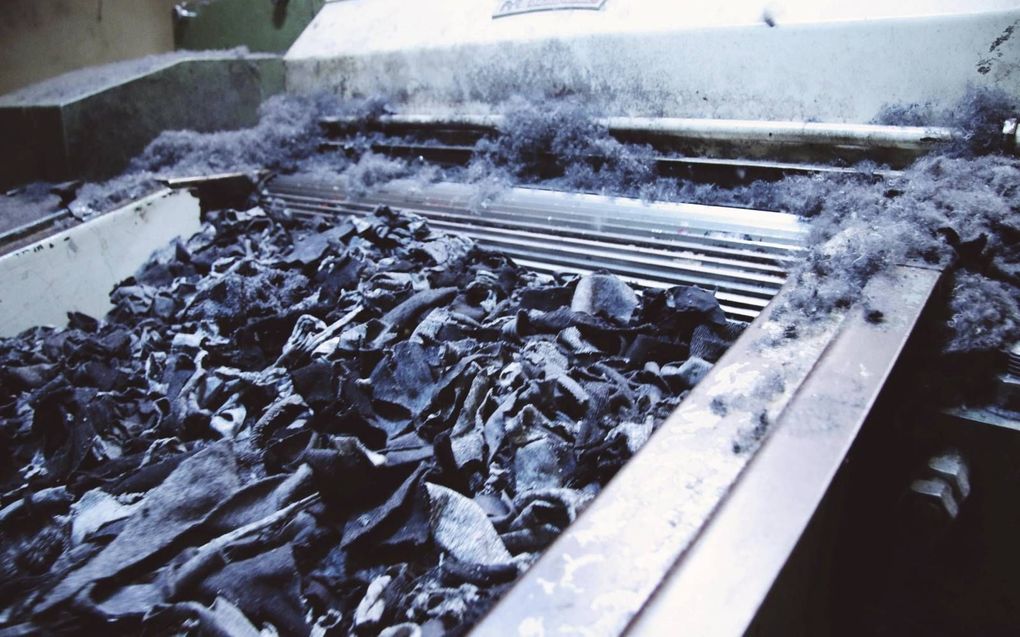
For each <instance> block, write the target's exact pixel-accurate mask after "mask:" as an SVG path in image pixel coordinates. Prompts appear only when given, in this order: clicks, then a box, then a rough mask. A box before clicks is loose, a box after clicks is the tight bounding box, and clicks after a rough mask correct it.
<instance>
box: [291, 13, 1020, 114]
mask: <svg viewBox="0 0 1020 637" xmlns="http://www.w3.org/2000/svg"><path fill="white" fill-rule="evenodd" d="M494 6H495V4H494V2H487V1H485V0H422V1H420V2H406V0H345V1H344V2H335V3H330V4H328V5H326V7H324V8H323V10H322V11H321V12H320V13H319V15H318V16H317V17H316V19H315V20H314V21H313V23H312V24H311V25H310V26H309V27H308V28H307V29H306V30H305V32H304V33H303V34H302V35H301V37H300V38H299V39H298V41H297V42H295V44H294V46H293V47H292V48H291V50H290V51H289V52H288V53H287V56H286V63H287V83H288V89H289V90H291V91H297V92H304V91H317V90H323V89H325V90H331V91H334V92H336V93H338V94H340V95H343V96H356V95H374V94H381V95H386V96H389V97H391V98H392V99H393V101H394V102H396V103H398V104H401V105H402V106H403V107H404V110H405V111H414V112H448V111H451V110H459V111H465V112H484V107H485V106H487V105H488V106H491V105H493V104H498V103H499V102H501V101H503V100H506V99H507V98H509V97H511V96H513V95H516V94H524V95H562V94H573V95H578V96H580V97H582V98H583V99H585V100H586V101H589V102H590V103H592V104H594V105H595V106H596V107H598V108H600V109H602V110H604V111H605V112H606V113H608V114H612V115H647V116H672V117H712V118H733V119H775V120H797V121H805V120H812V119H817V120H822V121H839V122H866V121H869V120H870V119H871V118H872V117H874V115H875V114H876V113H877V112H878V111H879V110H880V109H881V107H882V106H884V105H886V104H888V103H914V102H937V103H942V104H951V103H952V102H953V101H955V100H956V99H958V98H959V97H960V96H961V95H962V94H963V93H964V91H965V89H966V87H967V85H969V84H973V85H990V86H998V87H1001V88H1003V89H1005V90H1008V91H1011V92H1013V93H1020V71H1018V67H1020V39H1018V38H1015V37H1013V35H1012V33H1013V29H1015V27H1016V25H1017V24H1020V7H1018V6H1017V3H1016V2H1005V1H1001V0H991V1H983V2H965V1H964V0H911V1H906V2H898V3H890V2H880V1H879V0H866V1H864V2H856V3H849V2H836V1H835V0H830V1H827V2H824V1H823V2H812V1H809V0H790V1H787V2H781V1H780V2H766V1H765V0H734V1H732V2H678V1H677V0H608V1H607V2H606V4H605V6H604V8H603V9H601V10H599V11H591V10H567V11H544V12H538V13H527V14H521V15H513V16H507V17H501V18H497V19H493V18H492V12H493V8H494ZM766 16H767V17H768V18H769V20H770V21H772V22H773V23H774V24H775V26H774V27H770V26H768V24H766V20H765V18H766Z"/></svg>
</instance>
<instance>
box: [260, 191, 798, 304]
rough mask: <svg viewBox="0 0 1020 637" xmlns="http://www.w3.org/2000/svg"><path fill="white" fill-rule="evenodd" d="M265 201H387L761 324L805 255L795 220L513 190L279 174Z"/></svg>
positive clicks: (306, 204) (309, 210)
mask: <svg viewBox="0 0 1020 637" xmlns="http://www.w3.org/2000/svg"><path fill="white" fill-rule="evenodd" d="M264 196H265V197H267V198H270V199H272V200H275V201H276V202H279V203H282V204H283V205H284V206H286V208H287V209H288V210H289V211H290V212H291V213H292V214H295V215H304V216H333V215H336V214H355V215H364V214H369V213H370V212H371V211H372V210H373V209H374V208H375V206H376V205H380V204H384V205H389V206H392V207H394V208H399V209H402V210H407V211H409V212H413V213H415V214H419V215H421V216H423V217H425V218H426V219H428V220H429V222H430V223H431V224H433V225H434V226H435V227H437V228H441V229H443V230H447V231H451V232H460V233H462V234H465V235H466V236H469V237H471V238H472V239H474V240H476V241H478V242H479V244H481V245H483V246H488V247H492V248H495V249H498V250H500V251H502V252H504V253H506V254H508V255H510V256H511V257H513V258H514V259H515V260H517V261H518V262H520V263H521V264H522V265H526V266H528V267H533V268H536V269H538V270H544V271H549V272H591V271H594V270H598V269H605V270H609V271H611V272H614V273H616V274H617V275H618V276H621V277H622V278H624V279H626V280H628V281H630V282H632V283H634V284H637V285H641V286H645V287H660V288H662V287H671V286H674V285H678V284H681V283H683V284H688V285H699V286H701V287H704V288H706V289H710V290H713V291H714V292H715V293H716V297H717V298H718V299H719V301H720V303H721V304H722V305H723V308H724V309H725V310H726V312H727V313H728V314H729V315H730V316H731V317H732V318H736V319H741V320H750V319H753V318H754V317H755V316H757V315H758V313H759V312H760V311H761V310H762V308H764V307H765V306H766V305H767V304H768V302H769V300H771V298H772V297H773V296H774V295H775V294H776V292H778V291H779V289H780V288H781V287H782V285H783V283H784V281H785V280H786V273H787V271H788V270H789V268H790V267H791V266H792V265H793V264H794V263H795V262H796V261H797V260H798V259H799V258H800V257H801V255H802V254H803V251H804V248H803V241H804V238H805V236H806V233H807V229H806V226H805V225H804V224H803V223H802V222H801V221H800V220H799V219H798V218H797V217H795V216H794V215H789V214H784V213H775V212H765V211H755V210H743V209H739V208H723V207H718V206H702V205H697V204H667V203H646V202H641V201H638V200H634V199H626V198H610V197H602V196H596V195H583V194H571V193H564V192H558V191H551V190H538V189H530V188H512V189H508V190H507V191H505V192H503V193H501V194H500V195H499V196H497V197H495V198H494V199H493V200H492V201H487V202H484V203H482V202H478V201H477V200H476V199H477V195H476V192H475V190H474V189H473V188H472V187H471V186H468V185H465V184H453V183H439V184H431V185H426V186H423V185H422V184H420V183H416V182H411V181H402V182H392V183H390V184H387V185H385V186H383V187H381V188H379V189H377V190H375V191H373V192H372V193H371V194H370V195H364V196H350V195H347V194H345V193H344V192H343V191H342V190H340V182H339V181H337V180H335V179H332V180H331V179H324V178H321V177H319V178H313V177H309V176H300V175H298V176H286V177H276V178H275V179H273V180H271V181H270V182H269V183H268V184H267V187H266V190H265V193H264Z"/></svg>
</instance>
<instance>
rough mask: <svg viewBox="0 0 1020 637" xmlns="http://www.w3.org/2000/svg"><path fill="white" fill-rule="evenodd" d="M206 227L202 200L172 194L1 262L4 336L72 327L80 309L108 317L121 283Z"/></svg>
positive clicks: (182, 193)
mask: <svg viewBox="0 0 1020 637" xmlns="http://www.w3.org/2000/svg"><path fill="white" fill-rule="evenodd" d="M200 225H201V224H200V222H199V205H198V200H197V199H196V198H195V197H193V196H192V195H191V194H189V193H188V192H186V191H170V190H164V191H161V192H158V193H156V194H153V195H151V196H149V197H146V198H145V199H141V200H139V201H137V202H134V203H132V204H130V205H127V206H125V207H123V208H119V209H117V210H115V211H113V212H111V213H109V214H106V215H103V216H101V217H98V218H96V219H93V220H91V221H88V222H86V223H83V224H81V225H79V226H75V227H73V228H70V229H68V230H65V231H64V232H60V233H58V234H55V235H53V236H51V237H49V238H47V239H43V240H42V241H39V242H38V243H34V244H32V245H30V246H27V247H25V248H21V249H20V250H17V251H16V252H12V253H11V254H8V255H4V256H3V257H0V337H3V336H14V335H15V334H18V333H19V332H21V331H23V330H25V329H27V328H29V327H33V326H35V325H54V326H63V325H66V323H67V312H69V311H72V310H73V311H78V312H83V313H85V314H88V315H90V316H95V317H97V318H101V317H102V316H103V315H105V314H106V312H107V311H108V310H109V309H110V307H111V305H110V300H109V294H110V290H111V289H112V288H113V286H114V285H116V284H117V283H119V282H120V281H123V280H124V279H126V278H127V277H129V276H131V275H133V274H134V273H135V272H136V271H137V270H138V268H139V267H141V266H142V265H143V264H144V263H145V261H146V260H148V258H149V257H150V256H151V255H152V253H153V252H154V251H156V250H158V249H159V248H162V247H164V246H166V245H168V244H169V243H170V242H171V241H173V239H174V238H175V237H188V236H191V235H192V234H194V233H195V232H198V230H199V229H200Z"/></svg>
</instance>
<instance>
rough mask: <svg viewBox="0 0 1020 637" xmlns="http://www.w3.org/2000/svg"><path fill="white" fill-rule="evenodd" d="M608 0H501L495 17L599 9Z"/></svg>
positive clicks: (493, 13)
mask: <svg viewBox="0 0 1020 637" xmlns="http://www.w3.org/2000/svg"><path fill="white" fill-rule="evenodd" d="M605 4H606V0H499V2H498V4H497V5H496V10H495V11H493V12H492V17H493V18H503V17H506V16H511V15H520V14H522V13H535V12H538V11H559V10H563V9H591V10H594V11H598V10H599V9H601V8H602V7H603V6H605Z"/></svg>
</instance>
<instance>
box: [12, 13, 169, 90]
mask: <svg viewBox="0 0 1020 637" xmlns="http://www.w3.org/2000/svg"><path fill="white" fill-rule="evenodd" d="M174 4H175V0H2V1H0V94H3V93H7V92H9V91H12V90H14V89H17V88H20V87H22V86H27V85H29V84H32V83H35V82H38V81H40V80H44V79H46V78H49V77H53V76H55V75H59V74H61V73H65V72H67V71H72V70H74V69H77V68H81V67H84V66H91V65H94V64H105V63H107V62H115V61H118V60H126V59H130V58H135V57H140V56H143V55H149V54H152V53H162V52H166V51H172V50H173V49H174V39H173V20H172V17H171V11H172V8H173V5H174Z"/></svg>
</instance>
